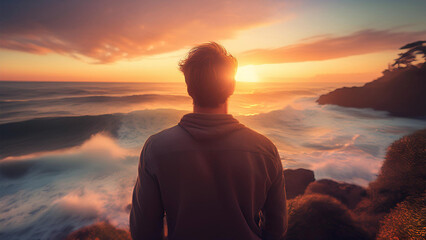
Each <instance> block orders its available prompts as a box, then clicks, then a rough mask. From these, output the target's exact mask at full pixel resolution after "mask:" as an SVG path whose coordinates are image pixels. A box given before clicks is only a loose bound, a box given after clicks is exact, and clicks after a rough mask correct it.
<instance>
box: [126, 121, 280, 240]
mask: <svg viewBox="0 0 426 240" xmlns="http://www.w3.org/2000/svg"><path fill="white" fill-rule="evenodd" d="M138 171H139V176H138V178H137V181H136V185H135V188H134V191H133V202H132V209H131V213H130V230H131V233H132V237H133V239H144V240H145V239H161V238H162V233H163V216H164V214H166V216H167V217H166V218H167V226H168V238H169V239H170V240H175V239H185V240H189V239H242V240H250V239H282V238H283V235H284V233H285V231H286V228H287V209H286V197H285V189H284V176H283V171H282V165H281V160H280V157H279V154H278V152H277V149H276V147H275V146H274V144H273V143H272V142H271V141H270V140H269V139H268V138H266V137H265V136H263V135H261V134H259V133H257V132H255V131H253V130H251V129H249V128H247V127H245V126H244V125H242V124H240V123H239V122H238V121H237V120H236V119H235V118H233V117H232V115H229V114H199V113H190V114H187V115H185V116H183V118H182V120H181V121H180V122H179V124H178V125H177V126H174V127H172V128H169V129H166V130H164V131H162V132H160V133H157V134H155V135H153V136H151V137H149V138H148V140H147V141H146V142H145V145H144V147H143V149H142V153H141V157H140V164H139V169H138Z"/></svg>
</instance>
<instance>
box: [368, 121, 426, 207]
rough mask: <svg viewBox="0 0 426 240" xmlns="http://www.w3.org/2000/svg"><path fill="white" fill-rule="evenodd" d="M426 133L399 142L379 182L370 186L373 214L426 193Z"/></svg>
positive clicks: (386, 162) (388, 152) (391, 153)
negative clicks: (408, 198) (407, 198)
mask: <svg viewBox="0 0 426 240" xmlns="http://www.w3.org/2000/svg"><path fill="white" fill-rule="evenodd" d="M425 180H426V129H423V130H420V131H417V132H415V133H413V134H411V135H409V136H405V137H402V138H401V139H399V140H397V141H395V142H394V143H393V144H392V145H391V146H390V147H389V148H388V151H387V154H386V158H385V161H384V163H383V166H382V168H381V170H380V173H379V175H378V177H377V179H376V180H375V181H373V182H371V183H370V185H369V195H370V197H371V201H372V206H371V207H372V210H373V212H375V213H380V212H389V210H390V209H391V208H393V207H395V205H396V204H397V203H399V202H401V201H403V200H404V199H405V198H406V197H408V196H415V195H419V194H422V193H424V192H425V191H426V184H425Z"/></svg>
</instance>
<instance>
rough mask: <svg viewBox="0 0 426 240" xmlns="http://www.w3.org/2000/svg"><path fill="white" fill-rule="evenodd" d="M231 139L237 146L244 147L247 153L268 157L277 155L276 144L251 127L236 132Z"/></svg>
mask: <svg viewBox="0 0 426 240" xmlns="http://www.w3.org/2000/svg"><path fill="white" fill-rule="evenodd" d="M231 138H232V141H233V142H236V144H239V145H243V146H244V148H245V149H246V150H247V151H252V152H259V153H264V154H267V155H275V154H276V152H277V150H276V146H275V144H274V143H273V142H272V141H271V140H270V139H269V138H268V137H266V136H265V135H263V134H261V133H259V132H257V131H255V130H253V129H251V128H249V127H244V128H243V129H241V130H239V131H237V132H235V134H234V135H233V136H231Z"/></svg>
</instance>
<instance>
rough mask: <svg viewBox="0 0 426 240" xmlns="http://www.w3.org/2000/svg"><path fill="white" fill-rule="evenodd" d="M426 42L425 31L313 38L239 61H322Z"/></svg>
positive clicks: (250, 53) (253, 53)
mask: <svg viewBox="0 0 426 240" xmlns="http://www.w3.org/2000/svg"><path fill="white" fill-rule="evenodd" d="M424 38H426V31H417V32H402V31H401V32H395V31H390V30H373V29H366V30H362V31H358V32H355V33H352V34H350V35H347V36H341V37H332V36H329V35H321V36H314V37H313V38H307V39H305V40H302V41H301V42H300V43H296V44H292V45H287V46H283V47H280V48H274V49H255V50H250V51H247V52H244V53H242V54H241V55H240V56H239V58H238V59H239V61H240V63H241V64H242V65H245V64H272V63H289V62H305V61H321V60H327V59H334V58H341V57H348V56H353V55H360V54H366V53H374V52H380V51H385V50H396V49H398V48H399V47H401V46H402V45H404V44H406V43H408V42H411V41H417V40H422V39H424Z"/></svg>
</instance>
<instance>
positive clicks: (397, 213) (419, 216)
mask: <svg viewBox="0 0 426 240" xmlns="http://www.w3.org/2000/svg"><path fill="white" fill-rule="evenodd" d="M425 206H426V194H423V195H422V196H419V197H408V198H407V200H405V201H403V202H401V203H398V204H397V206H396V207H395V208H394V209H392V210H391V212H390V213H389V214H388V215H386V216H385V217H384V219H383V220H382V221H381V224H380V229H379V233H378V234H377V240H387V239H426V219H425V216H426V208H425Z"/></svg>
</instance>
